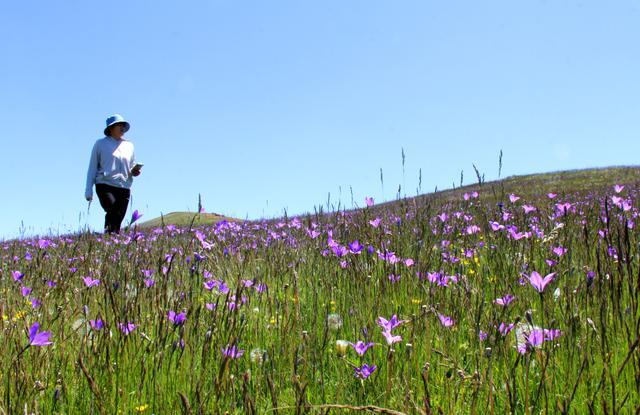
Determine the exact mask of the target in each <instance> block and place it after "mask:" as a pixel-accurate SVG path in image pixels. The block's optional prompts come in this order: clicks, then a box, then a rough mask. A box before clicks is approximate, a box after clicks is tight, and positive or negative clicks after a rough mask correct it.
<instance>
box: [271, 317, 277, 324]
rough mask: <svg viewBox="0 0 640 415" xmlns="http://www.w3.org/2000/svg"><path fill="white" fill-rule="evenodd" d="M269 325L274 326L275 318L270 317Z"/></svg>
mask: <svg viewBox="0 0 640 415" xmlns="http://www.w3.org/2000/svg"><path fill="white" fill-rule="evenodd" d="M269 324H271V325H274V324H276V318H275V317H271V320H269Z"/></svg>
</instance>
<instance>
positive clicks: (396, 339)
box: [382, 330, 402, 346]
mask: <svg viewBox="0 0 640 415" xmlns="http://www.w3.org/2000/svg"><path fill="white" fill-rule="evenodd" d="M382 335H383V336H384V338H385V339H386V340H387V344H388V345H389V346H391V345H392V344H394V343H398V342H401V341H402V336H394V335H393V334H391V331H389V330H383V331H382Z"/></svg>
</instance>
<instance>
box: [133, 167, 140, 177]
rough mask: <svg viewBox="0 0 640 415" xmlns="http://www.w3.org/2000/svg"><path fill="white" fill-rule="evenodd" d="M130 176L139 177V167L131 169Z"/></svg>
mask: <svg viewBox="0 0 640 415" xmlns="http://www.w3.org/2000/svg"><path fill="white" fill-rule="evenodd" d="M131 175H132V176H133V177H138V176H140V167H139V166H136V167H134V168H133V169H131Z"/></svg>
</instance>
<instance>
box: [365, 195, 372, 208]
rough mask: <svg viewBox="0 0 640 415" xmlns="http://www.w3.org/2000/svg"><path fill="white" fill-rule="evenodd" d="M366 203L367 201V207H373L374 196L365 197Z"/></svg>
mask: <svg viewBox="0 0 640 415" xmlns="http://www.w3.org/2000/svg"><path fill="white" fill-rule="evenodd" d="M364 203H366V205H367V207H371V206H373V203H374V202H373V198H372V197H368V196H367V197H365V198H364Z"/></svg>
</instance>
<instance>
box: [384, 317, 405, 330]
mask: <svg viewBox="0 0 640 415" xmlns="http://www.w3.org/2000/svg"><path fill="white" fill-rule="evenodd" d="M406 322H407V320H398V316H396V315H395V314H394V315H392V316H391V318H390V319H389V320H387V319H385V318H384V317H378V325H379V326H380V327H382V328H383V329H384V330H385V331H391V330H393V329H395V328H396V327H398V326H399V325H401V324H402V323H406Z"/></svg>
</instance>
